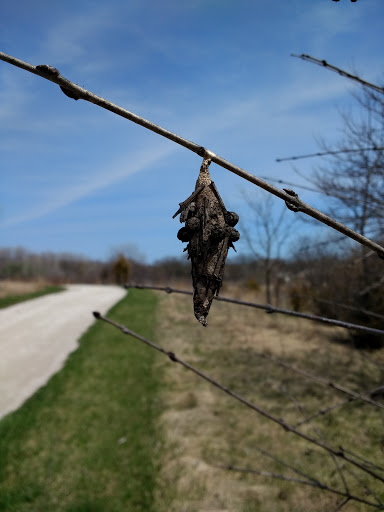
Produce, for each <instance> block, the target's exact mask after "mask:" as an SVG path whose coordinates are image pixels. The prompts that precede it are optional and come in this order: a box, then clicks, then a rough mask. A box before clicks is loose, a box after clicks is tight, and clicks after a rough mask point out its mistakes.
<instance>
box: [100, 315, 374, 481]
mask: <svg viewBox="0 0 384 512" xmlns="http://www.w3.org/2000/svg"><path fill="white" fill-rule="evenodd" d="M93 315H94V317H95V318H97V319H98V320H102V321H104V322H106V323H109V324H110V325H112V326H113V327H115V328H117V329H119V330H120V331H121V332H123V333H124V334H127V335H129V336H132V337H134V338H136V339H138V340H140V341H141V342H143V343H145V344H146V345H148V346H150V347H151V348H153V349H154V350H157V351H158V352H161V353H162V354H164V355H166V356H167V357H168V358H169V359H170V360H171V361H172V362H174V363H179V364H180V365H182V366H184V368H186V369H188V370H190V371H191V372H193V373H195V374H196V375H198V376H199V377H201V378H202V379H204V380H206V381H207V382H209V383H210V384H212V385H213V386H215V387H217V388H218V389H220V390H221V391H223V392H224V393H226V394H227V395H229V396H231V397H232V398H234V399H235V400H237V401H238V402H240V403H242V404H243V405H245V406H246V407H248V408H249V409H251V410H253V411H254V412H256V413H257V414H259V415H261V416H263V417H264V418H267V419H269V420H270V421H272V422H273V423H275V424H277V425H279V426H280V427H282V428H283V429H284V430H285V431H286V432H291V433H293V434H294V435H296V436H298V437H300V438H302V439H304V440H306V441H308V442H309V443H311V444H314V445H315V446H317V447H319V448H321V449H322V450H325V451H326V452H329V453H333V454H334V455H336V457H340V458H342V459H344V460H346V461H347V462H349V463H350V464H352V465H354V466H355V467H357V468H359V469H361V470H362V471H365V472H366V473H367V474H369V475H371V476H372V477H373V478H375V479H377V480H380V481H381V482H384V477H382V476H381V475H379V474H378V473H376V472H375V471H373V470H372V469H370V468H367V467H366V465H364V464H362V463H360V462H359V461H357V460H355V459H354V458H353V457H350V456H349V454H348V453H346V452H345V450H344V449H342V448H341V447H339V449H335V448H332V447H331V446H329V445H328V444H326V443H323V442H320V441H318V440H317V439H315V438H313V437H311V436H309V435H307V434H305V433H304V432H300V431H299V430H296V429H295V428H293V427H292V426H291V425H289V424H288V423H286V422H285V421H284V420H283V419H280V418H277V417H276V416H274V415H273V414H271V413H269V412H268V411H266V410H264V409H262V408H261V407H259V406H258V405H255V404H253V403H251V402H249V400H247V399H245V398H244V397H242V396H241V395H238V394H237V393H235V392H234V391H232V390H231V389H230V388H228V387H226V386H223V385H222V384H220V383H219V382H217V381H216V380H215V379H213V378H212V377H210V376H209V375H207V374H205V373H204V372H202V371H201V370H199V369H198V368H195V367H194V366H192V365H190V364H189V363H187V362H185V361H183V360H182V359H180V358H179V357H177V356H176V354H174V353H173V352H171V351H168V350H165V349H164V348H162V347H161V346H159V345H157V344H156V343H153V342H152V341H150V340H148V339H146V338H144V337H143V336H141V335H140V334H137V333H135V332H134V331H131V330H130V329H128V327H126V326H125V325H122V324H119V323H117V322H114V321H113V320H111V319H110V318H107V317H105V316H103V315H101V314H100V313H99V312H94V313H93Z"/></svg>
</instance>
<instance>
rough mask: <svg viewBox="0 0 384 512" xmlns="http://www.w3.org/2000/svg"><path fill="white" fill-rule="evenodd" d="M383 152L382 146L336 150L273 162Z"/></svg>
mask: <svg viewBox="0 0 384 512" xmlns="http://www.w3.org/2000/svg"><path fill="white" fill-rule="evenodd" d="M382 150H384V147H383V146H372V147H370V148H359V149H355V148H348V149H337V150H334V151H332V150H330V151H320V152H317V153H307V154H306V155H295V156H285V157H282V158H276V159H275V162H287V161H289V160H302V159H304V158H314V157H317V156H331V155H338V154H340V153H359V152H361V151H382Z"/></svg>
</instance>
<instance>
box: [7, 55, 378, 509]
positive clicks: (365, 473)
mask: <svg viewBox="0 0 384 512" xmlns="http://www.w3.org/2000/svg"><path fill="white" fill-rule="evenodd" d="M295 57H299V58H302V59H303V60H307V61H310V62H313V63H315V64H318V65H321V66H323V67H326V68H328V69H330V70H332V71H335V72H337V73H339V74H340V75H342V76H345V77H347V78H348V79H351V80H353V81H355V82H358V83H360V84H361V85H363V86H364V87H368V88H370V89H372V90H374V91H375V92H376V93H380V94H383V93H384V89H383V88H381V87H378V86H375V85H374V84H371V83H369V82H366V81H364V80H362V79H360V78H359V77H358V76H356V75H352V74H350V73H347V72H345V71H343V70H341V69H340V68H337V67H335V66H332V65H330V64H328V63H327V62H326V61H324V60H323V61H320V60H318V59H314V58H313V57H310V56H308V55H304V54H303V55H300V56H296V55H295ZM0 60H3V61H5V62H7V63H9V64H11V65H14V66H16V67H19V68H21V69H24V70H26V71H28V72H30V73H33V74H35V75H38V76H40V77H42V78H44V79H46V80H49V81H51V82H53V83H55V84H57V85H59V87H60V89H61V90H62V92H63V93H64V94H65V95H67V96H68V97H70V98H72V99H74V100H79V99H82V100H85V101H89V102H91V103H93V104H95V105H98V106H100V107H102V108H104V109H107V110H109V111H110V112H112V113H114V114H116V115H119V116H121V117H124V118H125V119H128V120H130V121H132V122H134V123H136V124H139V125H140V126H142V127H144V128H146V129H149V130H151V131H153V132H155V133H157V134H159V135H161V136H163V137H165V138H167V139H169V140H171V141H173V142H175V143H177V144H179V145H181V146H183V147H184V148H186V149H188V150H190V151H192V152H194V153H196V154H197V155H198V156H200V157H207V156H209V158H210V159H211V160H212V162H214V163H216V164H217V165H219V166H221V167H223V168H225V169H227V170H229V171H230V172H233V173H234V174H236V175H238V176H239V177H240V178H242V179H245V180H247V181H249V182H250V183H252V184H254V185H256V186H258V187H260V188H262V189H263V190H265V191H266V192H268V193H270V194H272V195H274V196H276V197H278V198H280V199H281V200H283V201H285V204H286V206H287V207H288V209H289V210H291V211H293V212H296V213H297V212H300V213H303V214H305V215H308V216H310V217H312V218H313V219H315V220H317V221H319V222H321V223H323V224H325V225H327V226H329V227H330V228H331V229H333V230H336V231H338V232H340V233H342V234H343V235H344V236H346V237H348V238H350V239H352V240H355V241H356V242H357V243H359V244H361V245H363V246H365V247H367V248H368V249H370V250H371V251H373V252H374V253H376V254H377V255H378V256H379V257H380V258H382V259H384V247H382V246H381V245H379V244H378V243H376V242H374V241H373V240H371V239H369V238H367V237H365V236H363V235H361V234H360V233H358V232H356V231H354V230H352V229H350V228H349V227H347V226H345V225H344V224H342V223H340V222H338V221H337V220H336V219H334V218H332V217H330V216H328V215H326V214H324V213H323V212H321V211H319V210H317V209H315V208H313V207H311V206H310V205H308V204H306V203H304V202H303V201H302V200H301V199H300V198H299V196H298V195H297V194H296V192H295V191H294V190H291V189H279V188H277V187H275V186H273V185H271V184H270V183H268V181H266V180H264V179H262V178H260V177H257V176H254V175H253V174H251V173H249V172H247V171H245V170H244V169H241V168H240V167H238V166H236V165H235V164H232V163H231V162H228V161H226V160H225V159H223V158H222V157H220V156H218V155H216V154H215V153H213V152H212V151H210V150H208V149H207V148H205V147H203V146H201V145H199V144H196V143H194V142H192V141H189V140H187V139H185V138H183V137H181V136H179V135H177V134H175V133H173V132H171V131H169V130H166V129H165V128H162V127H161V126H158V125H156V124H154V123H152V122H151V121H148V120H146V119H144V118H142V117H140V116H138V115H136V114H134V113H132V112H130V111H128V110H126V109H124V108H122V107H120V106H118V105H115V104H113V103H111V102H109V101H108V100H106V99H104V98H101V97H99V96H96V95H95V94H93V93H92V92H90V91H88V90H86V89H84V88H82V87H80V86H78V85H77V84H75V83H73V82H71V81H69V80H67V79H66V78H64V77H63V76H61V74H60V72H59V71H58V70H57V69H56V68H54V67H52V66H50V65H45V64H43V65H37V66H33V65H31V64H29V63H26V62H23V61H21V60H19V59H17V58H15V57H12V56H10V55H7V54H5V53H2V52H0ZM366 149H367V150H375V149H380V150H381V149H382V148H366ZM344 151H345V152H349V151H352V150H349V149H348V148H347V149H346V150H344ZM310 156H323V155H322V154H320V153H318V154H313V155H303V156H301V157H300V156H298V157H291V159H298V158H306V157H310ZM287 159H289V158H285V159H279V161H282V160H287ZM279 182H280V181H279ZM281 183H284V182H283V181H281ZM356 199H357V200H358V198H356ZM137 287H139V288H155V289H157V290H162V291H166V292H168V293H172V292H175V293H182V294H187V295H191V294H192V292H188V291H185V290H174V289H171V288H169V287H163V288H161V287H150V286H140V285H139V286H137ZM216 300H219V301H223V302H229V303H236V304H238V305H241V306H248V307H253V308H257V309H263V310H265V311H266V312H267V313H279V314H283V315H290V316H295V317H297V318H301V319H307V320H312V321H316V322H321V323H325V324H329V325H334V326H338V327H342V328H346V329H353V330H360V331H362V332H367V333H370V334H373V335H378V336H383V335H384V331H383V330H381V329H373V328H370V327H366V326H363V325H358V324H350V323H347V322H341V321H338V320H336V319H331V318H327V317H320V316H317V315H311V314H305V313H299V312H295V311H290V310H283V309H281V308H275V307H273V306H271V305H261V304H255V303H249V302H246V301H239V300H236V299H228V298H223V297H216ZM94 316H95V318H96V319H98V320H100V321H103V322H106V323H108V324H110V325H112V326H113V327H115V328H117V329H119V330H120V331H122V332H123V333H124V334H126V335H129V336H131V337H133V338H135V339H137V340H140V341H141V342H142V343H145V344H146V345H148V346H149V347H151V348H152V349H154V350H156V351H158V352H161V353H162V354H163V355H165V356H167V357H168V358H169V359H170V360H171V361H172V362H175V363H178V364H180V365H181V366H183V367H184V368H185V369H187V370H189V371H191V372H193V373H195V374H196V375H197V376H199V377H200V378H202V379H204V380H205V381H207V382H209V383H210V384H211V385H213V386H214V387H216V388H218V389H219V390H220V391H222V392H224V393H225V394H227V395H229V396H230V397H231V398H232V399H234V400H236V401H237V402H240V403H241V404H242V406H245V407H247V408H248V409H250V410H251V411H253V412H254V413H256V414H258V415H261V416H263V417H264V418H266V419H267V420H269V421H271V422H272V423H274V424H276V425H278V426H280V427H281V428H282V429H283V430H284V431H285V432H286V433H291V434H292V435H294V436H295V437H297V438H300V439H302V440H303V441H305V442H306V443H308V444H309V445H313V446H315V447H316V448H317V449H319V450H321V451H323V452H325V453H327V454H328V455H329V456H330V457H331V459H332V461H333V463H334V465H335V468H336V472H337V474H338V475H339V480H340V483H341V486H340V487H336V486H332V485H329V484H328V483H326V482H325V481H321V480H319V479H317V478H315V477H313V476H311V475H310V474H309V473H307V472H305V471H302V470H301V469H300V468H298V467H296V466H295V465H293V464H291V463H289V462H287V461H284V460H282V459H281V458H280V457H278V456H276V455H274V454H272V453H271V452H268V451H266V450H263V449H262V448H259V447H255V450H258V452H259V453H260V454H261V455H263V456H264V457H267V458H270V459H272V460H274V461H275V462H277V463H278V464H280V465H282V466H283V467H286V468H287V469H289V470H291V471H293V472H294V473H295V474H296V475H297V476H296V477H291V476H289V475H286V474H281V473H273V472H266V471H262V470H259V469H257V468H252V467H241V466H235V465H227V466H223V465H221V466H220V465H219V466H218V467H222V469H225V470H228V471H237V472H243V473H253V474H257V475H261V476H265V477H270V478H275V479H281V480H287V481H291V482H293V483H296V484H301V485H307V486H312V487H316V488H318V489H321V490H323V491H325V492H329V493H331V494H334V495H336V496H339V497H341V498H342V501H341V502H340V503H339V504H338V505H337V507H336V509H335V511H336V510H340V509H341V508H343V507H344V506H345V505H346V504H348V503H350V502H357V503H360V504H363V505H366V506H367V507H369V508H370V509H374V510H384V498H383V497H382V496H381V495H382V493H378V492H377V491H375V490H373V488H372V485H371V483H370V482H371V481H375V482H377V481H378V482H380V483H381V484H383V483H384V467H382V466H381V465H379V464H376V463H375V462H373V461H371V460H369V459H368V458H367V457H366V456H363V455H361V454H359V453H356V452H355V450H350V449H349V448H347V447H344V446H343V445H338V446H335V445H333V444H330V443H328V442H327V440H326V437H325V436H324V434H323V433H322V431H321V430H319V428H318V427H316V426H315V425H314V423H313V420H314V419H315V418H317V417H319V416H325V415H327V414H328V413H330V412H331V411H332V410H335V409H340V408H342V407H344V406H346V405H348V404H350V403H352V402H354V403H356V402H364V403H365V404H367V405H369V406H371V407H374V408H375V409H383V408H384V404H383V403H382V402H380V401H378V400H377V399H376V397H377V396H380V393H381V392H382V390H383V388H384V385H380V386H376V387H375V388H371V389H368V390H365V391H363V392H356V391H354V390H352V389H349V388H347V387H345V386H344V385H342V384H339V383H337V382H335V381H334V380H330V379H327V378H324V377H322V376H319V375H315V374H314V373H311V372H308V371H306V370H303V369H301V368H298V367H296V366H295V365H292V364H291V363H290V362H287V361H283V360H281V359H279V358H276V357H273V356H271V355H270V354H267V353H265V352H259V353H255V354H256V355H257V356H258V357H260V358H263V359H267V360H268V361H269V362H270V363H271V364H273V365H275V366H279V367H282V368H284V370H286V371H289V372H295V373H297V374H299V375H300V376H301V377H302V378H305V379H309V380H311V381H313V382H315V383H316V384H319V385H323V386H326V387H328V388H330V389H331V390H333V391H334V392H338V393H343V394H344V395H347V397H348V398H347V399H344V400H342V401H340V400H339V401H337V402H336V403H333V404H331V405H327V406H326V407H322V408H321V409H319V410H318V411H316V412H314V413H312V414H308V413H307V412H306V411H305V409H304V407H303V406H302V404H301V403H300V402H299V401H298V400H297V399H296V397H295V396H294V395H293V394H290V393H289V392H287V396H288V397H289V399H290V400H291V402H292V403H293V404H294V405H295V407H296V409H297V411H298V412H299V414H301V416H302V419H301V420H299V421H297V422H295V423H293V424H292V423H289V422H288V421H286V420H285V419H282V418H279V417H277V416H276V415H275V414H273V413H271V412H269V411H268V410H266V409H264V408H263V407H261V406H259V405H257V404H254V403H252V402H251V401H249V400H248V399H247V398H244V397H243V396H242V395H240V394H238V393H237V392H235V391H233V390H232V389H231V388H230V387H227V386H225V385H223V384H221V383H220V382H219V381H218V380H216V379H214V378H213V377H212V376H210V375H209V374H208V373H205V372H203V371H201V370H200V369H199V368H197V367H195V366H193V365H191V364H189V363H188V362H186V361H184V360H183V359H181V358H179V357H178V356H177V355H176V354H175V353H173V352H172V351H169V350H167V349H165V348H163V347H162V346H160V345H158V344H156V343H154V342H153V341H151V340H148V339H146V338H144V337H143V336H141V335H140V334H138V333H135V332H133V331H131V330H130V329H129V327H127V326H125V325H122V324H118V323H116V322H115V321H113V320H112V319H110V318H108V317H105V316H103V315H101V314H100V313H98V312H94ZM378 366H379V367H380V365H378ZM303 425H309V426H311V428H312V429H313V431H314V435H310V434H308V433H307V432H304V431H303V430H300V427H302V426H303ZM341 463H342V464H341ZM347 473H348V475H349V476H350V477H351V478H353V479H354V480H355V481H356V482H359V484H360V487H362V489H363V491H362V492H360V494H357V493H356V492H355V491H351V489H350V485H349V484H348V482H347V479H346V474H347ZM367 479H368V480H369V482H368V481H367Z"/></svg>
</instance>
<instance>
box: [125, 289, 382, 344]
mask: <svg viewBox="0 0 384 512" xmlns="http://www.w3.org/2000/svg"><path fill="white" fill-rule="evenodd" d="M125 287H126V288H138V289H147V290H159V291H164V292H166V293H181V294H183V295H193V292H191V291H188V290H177V289H175V288H170V287H169V286H165V287H163V286H152V285H139V284H136V285H134V284H126V285H125ZM214 299H215V300H217V301H219V302H230V303H232V304H238V305H239V306H248V307H251V308H256V309H263V310H265V311H266V312H267V313H279V314H282V315H289V316H294V317H296V318H305V319H306V320H313V321H315V322H321V323H324V324H328V325H335V326H337V327H343V328H345V329H353V330H357V331H361V332H367V333H370V334H374V335H377V336H383V335H384V331H383V330H381V329H374V328H372V327H365V326H364V325H358V324H351V323H349V322H343V321H341V320H335V319H333V318H326V317H322V316H317V315H312V314H310V313H300V312H299V311H292V310H289V309H282V308H277V307H275V306H271V305H270V304H257V303H255V302H247V301H244V300H238V299H230V298H229V297H220V296H215V297H214Z"/></svg>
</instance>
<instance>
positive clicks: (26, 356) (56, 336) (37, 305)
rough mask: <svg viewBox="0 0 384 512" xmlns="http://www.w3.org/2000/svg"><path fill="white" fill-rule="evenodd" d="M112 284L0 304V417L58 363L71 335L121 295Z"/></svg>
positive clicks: (68, 348) (73, 338) (66, 351)
mask: <svg viewBox="0 0 384 512" xmlns="http://www.w3.org/2000/svg"><path fill="white" fill-rule="evenodd" d="M125 293H126V292H125V290H124V289H122V288H119V287H117V286H97V285H69V286H67V290H66V291H64V292H60V293H57V294H52V295H46V296H43V297H39V298H38V299H33V300H30V301H27V302H22V303H20V304H16V305H14V306H10V307H8V308H5V309H1V310H0V418H1V417H3V416H4V415H6V414H7V413H9V412H11V411H13V410H15V409H17V408H18V407H20V405H21V404H22V403H23V402H24V401H25V400H26V399H27V398H28V397H30V396H31V395H32V394H33V393H34V392H35V391H36V390H37V389H38V388H39V387H41V386H42V385H44V384H45V383H46V382H47V381H48V379H49V378H50V377H51V376H52V375H53V374H54V373H56V372H57V371H58V370H59V369H60V368H61V367H62V366H63V364H64V362H65V360H66V358H67V356H68V354H69V353H70V352H72V351H73V350H75V349H76V347H77V340H78V339H79V337H80V336H81V335H82V334H83V333H84V332H85V331H86V330H87V329H88V327H89V326H90V325H91V324H92V323H93V322H94V317H93V315H92V311H100V312H101V313H106V312H107V311H108V310H109V309H110V308H111V307H112V306H113V305H114V304H115V303H116V302H117V301H119V300H120V299H122V298H123V297H124V295H125Z"/></svg>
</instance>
